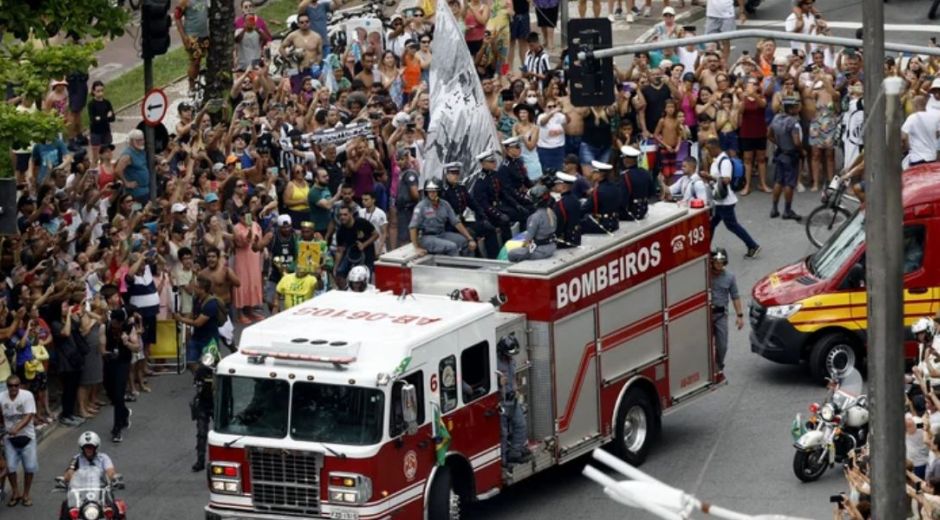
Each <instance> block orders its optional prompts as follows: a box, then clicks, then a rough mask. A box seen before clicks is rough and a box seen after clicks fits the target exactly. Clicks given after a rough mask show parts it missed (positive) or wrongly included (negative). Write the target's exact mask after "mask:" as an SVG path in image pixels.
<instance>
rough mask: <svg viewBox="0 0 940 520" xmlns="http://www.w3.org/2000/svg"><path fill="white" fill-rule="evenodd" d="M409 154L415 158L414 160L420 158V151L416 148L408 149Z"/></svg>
mask: <svg viewBox="0 0 940 520" xmlns="http://www.w3.org/2000/svg"><path fill="white" fill-rule="evenodd" d="M408 153H410V154H411V156H412V157H414V158H417V157H418V150H417V149H415V147H414V146H412V147H411V148H408Z"/></svg>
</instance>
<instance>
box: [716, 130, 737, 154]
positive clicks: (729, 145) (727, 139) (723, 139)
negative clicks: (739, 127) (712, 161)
mask: <svg viewBox="0 0 940 520" xmlns="http://www.w3.org/2000/svg"><path fill="white" fill-rule="evenodd" d="M718 142H719V143H720V145H721V149H722V151H725V152H727V151H728V150H734V151H735V152H737V151H738V133H737V132H736V131H731V132H722V133H720V134H718Z"/></svg>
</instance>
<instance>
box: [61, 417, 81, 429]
mask: <svg viewBox="0 0 940 520" xmlns="http://www.w3.org/2000/svg"><path fill="white" fill-rule="evenodd" d="M59 424H61V425H62V426H68V427H70V428H74V427H76V426H81V425H83V424H85V419H82V418H81V417H76V416H74V415H73V416H71V417H59Z"/></svg>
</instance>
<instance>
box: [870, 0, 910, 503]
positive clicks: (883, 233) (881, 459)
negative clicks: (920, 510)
mask: <svg viewBox="0 0 940 520" xmlns="http://www.w3.org/2000/svg"><path fill="white" fill-rule="evenodd" d="M863 22H864V24H863V25H864V27H865V30H864V34H863V36H862V39H863V43H864V65H865V69H864V71H865V85H864V88H865V117H866V118H868V120H867V121H866V125H865V137H864V139H865V143H867V144H868V145H869V150H880V149H881V148H880V143H886V144H887V146H886V148H884V149H883V150H884V152H885V153H879V152H875V153H868V154H865V183H866V189H865V191H867V192H868V194H869V196H868V197H867V198H866V199H865V201H866V202H865V212H866V215H865V241H866V248H865V250H866V255H865V258H866V272H865V280H866V287H867V291H868V396H869V398H870V399H869V402H870V403H871V404H870V405H869V407H870V408H871V412H872V413H871V434H870V437H869V441H868V442H869V446H870V447H871V470H870V472H869V476H870V478H871V488H872V518H902V517H903V516H904V515H905V512H906V511H907V493H906V490H905V484H906V478H905V471H904V463H905V447H904V434H905V432H904V387H903V385H904V349H903V348H902V346H903V345H904V337H903V327H904V313H903V306H904V300H903V294H902V287H903V285H902V284H903V279H902V277H903V271H902V265H901V257H902V254H903V245H902V234H903V232H902V214H901V213H902V206H901V171H900V170H901V136H900V131H901V129H900V124H899V122H898V118H899V117H900V113H899V107H898V94H900V90H901V89H900V86H899V85H897V82H896V81H895V80H896V79H897V78H895V80H889V81H888V82H887V83H885V81H884V56H885V36H884V5H883V0H864V9H863ZM883 87H884V92H882V88H883ZM886 113H887V114H888V115H890V120H888V121H886ZM886 122H887V123H890V124H889V125H887V127H886ZM875 295H877V296H875Z"/></svg>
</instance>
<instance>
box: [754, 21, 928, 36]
mask: <svg viewBox="0 0 940 520" xmlns="http://www.w3.org/2000/svg"><path fill="white" fill-rule="evenodd" d="M785 24H786V22H766V21H763V20H748V21H746V22H744V23H743V24H738V25H743V26H745V27H783V26H784V25H785ZM826 25H828V26H829V27H830V28H832V29H858V28H859V27H861V26H862V23H861V22H830V21H828V20H827V21H826ZM885 31H888V32H927V33H935V32H937V26H936V25H920V24H904V23H888V24H885Z"/></svg>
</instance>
